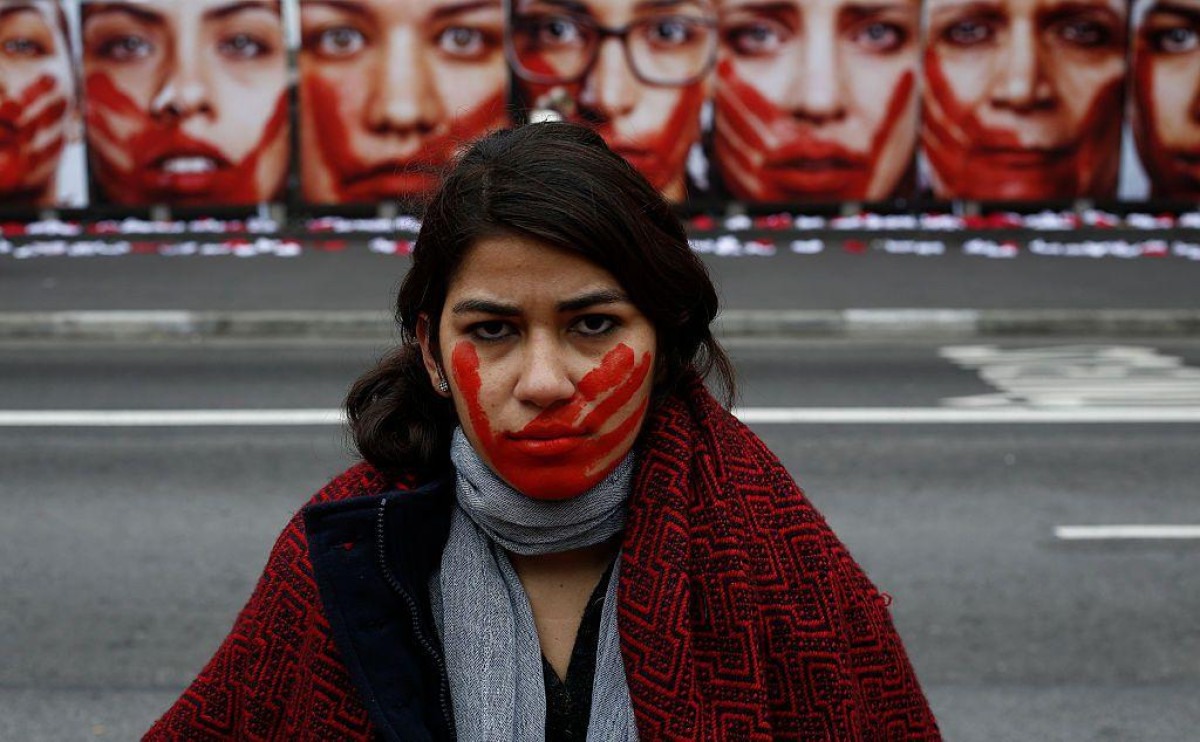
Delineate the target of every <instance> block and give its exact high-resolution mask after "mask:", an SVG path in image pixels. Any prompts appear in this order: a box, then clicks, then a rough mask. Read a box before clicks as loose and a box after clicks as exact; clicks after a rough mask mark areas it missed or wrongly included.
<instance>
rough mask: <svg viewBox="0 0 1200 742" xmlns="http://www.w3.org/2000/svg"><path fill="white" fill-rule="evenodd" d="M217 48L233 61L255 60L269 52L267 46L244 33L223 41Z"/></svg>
mask: <svg viewBox="0 0 1200 742" xmlns="http://www.w3.org/2000/svg"><path fill="white" fill-rule="evenodd" d="M217 48H218V49H219V50H220V52H221V53H222V54H223V55H225V56H227V57H232V58H234V59H256V58H258V57H262V56H266V55H267V54H268V53H269V52H270V47H269V45H268V44H265V43H263V42H262V41H259V40H258V39H256V38H254V37H253V36H251V35H249V34H244V33H240V34H234V35H233V36H230V37H229V38H227V39H223V40H222V41H221V43H220V44H219V45H218V47H217Z"/></svg>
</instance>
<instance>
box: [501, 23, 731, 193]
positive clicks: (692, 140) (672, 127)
mask: <svg viewBox="0 0 1200 742" xmlns="http://www.w3.org/2000/svg"><path fill="white" fill-rule="evenodd" d="M511 7H512V17H511V19H510V24H509V26H510V32H509V36H508V47H509V48H508V53H509V59H510V60H511V61H512V65H513V71H514V72H515V73H516V75H517V77H518V82H519V88H518V92H519V93H520V94H521V97H522V98H523V99H524V102H525V104H526V105H527V106H529V107H531V108H533V109H548V110H554V111H557V112H558V113H559V114H560V115H561V116H562V117H563V118H565V119H567V120H569V121H575V122H579V123H586V124H589V125H591V126H593V127H595V129H596V130H597V131H599V132H600V134H601V135H602V136H603V137H604V140H605V141H606V142H608V146H609V147H611V148H612V149H613V150H614V151H615V152H616V153H617V154H619V155H621V156H622V157H624V158H625V159H626V160H628V161H629V163H630V164H631V165H633V166H634V167H635V168H637V170H638V172H640V173H641V174H642V175H643V176H645V178H646V179H647V180H649V181H650V184H651V185H653V186H654V187H655V188H657V189H658V190H659V191H660V192H662V194H663V195H665V196H666V197H667V198H668V199H669V200H671V201H676V202H679V201H683V200H685V199H686V198H687V196H688V170H687V165H688V155H689V153H690V152H691V150H692V147H693V146H694V145H695V144H696V143H697V142H698V141H699V140H700V110H701V108H702V107H703V105H704V102H705V101H706V100H707V98H708V95H709V73H710V72H711V69H712V65H713V60H714V55H715V53H716V13H715V11H714V8H713V5H712V3H711V2H710V0H665V1H664V0H583V2H561V0H515V1H514V2H513V3H512V6H511Z"/></svg>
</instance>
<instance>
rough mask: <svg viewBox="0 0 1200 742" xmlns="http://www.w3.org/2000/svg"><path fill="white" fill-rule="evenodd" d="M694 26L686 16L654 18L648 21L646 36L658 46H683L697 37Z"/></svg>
mask: <svg viewBox="0 0 1200 742" xmlns="http://www.w3.org/2000/svg"><path fill="white" fill-rule="evenodd" d="M693 26H694V24H693V23H692V22H691V21H689V20H687V19H686V18H672V17H668V18H653V19H650V20H649V21H648V22H647V23H646V36H647V38H648V39H649V41H650V43H651V44H654V45H656V46H683V45H684V44H686V43H688V42H689V41H691V40H692V39H693V38H695V37H696V31H695V28H694V27H693Z"/></svg>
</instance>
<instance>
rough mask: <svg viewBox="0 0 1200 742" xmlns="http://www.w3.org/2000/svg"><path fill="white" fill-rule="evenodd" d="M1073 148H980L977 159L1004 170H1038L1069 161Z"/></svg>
mask: <svg viewBox="0 0 1200 742" xmlns="http://www.w3.org/2000/svg"><path fill="white" fill-rule="evenodd" d="M1074 152H1075V148H1074V147H1042V148H1038V147H1031V148H1024V147H982V148H980V149H979V150H978V157H979V158H980V159H983V160H986V161H987V162H988V163H991V164H992V165H994V166H995V167H997V168H1001V169H1005V170H1040V169H1044V168H1048V167H1053V166H1055V165H1057V164H1058V163H1061V162H1063V161H1066V160H1069V159H1070V158H1071V157H1072V156H1073V155H1074Z"/></svg>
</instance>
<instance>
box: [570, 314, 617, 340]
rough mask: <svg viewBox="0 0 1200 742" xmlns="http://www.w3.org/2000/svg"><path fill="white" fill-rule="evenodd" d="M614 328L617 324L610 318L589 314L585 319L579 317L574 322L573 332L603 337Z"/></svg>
mask: <svg viewBox="0 0 1200 742" xmlns="http://www.w3.org/2000/svg"><path fill="white" fill-rule="evenodd" d="M616 326H617V323H616V321H615V320H614V319H613V318H612V317H608V316H605V315H603V314H589V315H587V316H586V317H580V318H579V319H578V320H577V321H576V322H575V331H576V332H578V333H579V334H580V335H589V336H592V335H604V334H606V333H608V332H610V331H611V330H613V329H614V328H615V327H616Z"/></svg>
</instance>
